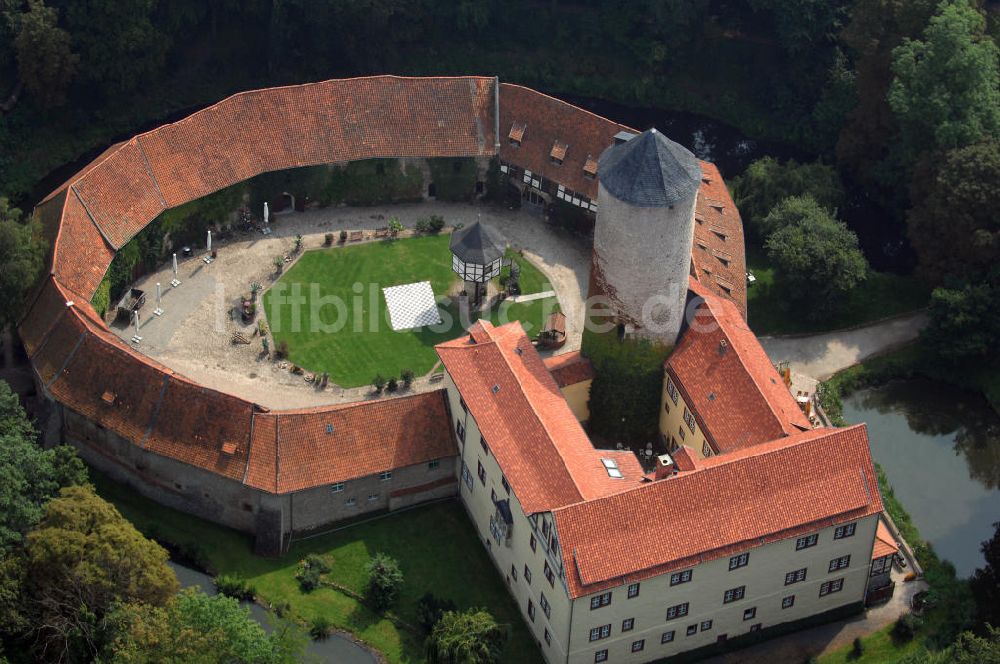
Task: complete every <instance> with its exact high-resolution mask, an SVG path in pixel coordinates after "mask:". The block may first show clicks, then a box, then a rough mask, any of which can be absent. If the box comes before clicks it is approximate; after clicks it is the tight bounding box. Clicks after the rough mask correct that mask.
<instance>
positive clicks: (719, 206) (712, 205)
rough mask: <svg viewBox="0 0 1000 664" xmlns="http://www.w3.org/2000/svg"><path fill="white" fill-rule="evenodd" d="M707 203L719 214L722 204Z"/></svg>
mask: <svg viewBox="0 0 1000 664" xmlns="http://www.w3.org/2000/svg"><path fill="white" fill-rule="evenodd" d="M708 205H709V207H711V208H712V209H713V210H715V211H716V212H718V213H719V214H722V204H721V203H709V204H708Z"/></svg>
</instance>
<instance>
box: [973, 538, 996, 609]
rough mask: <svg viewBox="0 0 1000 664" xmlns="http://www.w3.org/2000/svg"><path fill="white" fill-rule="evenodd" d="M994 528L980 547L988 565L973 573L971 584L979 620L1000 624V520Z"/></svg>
mask: <svg viewBox="0 0 1000 664" xmlns="http://www.w3.org/2000/svg"><path fill="white" fill-rule="evenodd" d="M993 528H994V529H995V530H994V532H993V537H991V538H990V539H988V540H986V541H985V542H983V544H982V546H981V547H980V550H981V551H982V552H983V557H984V558H985V559H986V565H984V566H983V567H980V568H978V569H977V570H976V571H975V572H973V573H972V579H970V581H969V586H970V587H971V588H972V596H973V597H974V598H975V600H976V617H977V619H978V620H979V622H980V623H981V624H987V623H988V624H990V625H1000V521H997V522H996V523H994V524H993Z"/></svg>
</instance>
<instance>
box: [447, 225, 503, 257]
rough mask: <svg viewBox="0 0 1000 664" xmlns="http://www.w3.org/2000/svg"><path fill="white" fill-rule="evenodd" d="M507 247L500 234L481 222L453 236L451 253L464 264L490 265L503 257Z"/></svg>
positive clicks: (458, 231) (456, 232)
mask: <svg viewBox="0 0 1000 664" xmlns="http://www.w3.org/2000/svg"><path fill="white" fill-rule="evenodd" d="M506 247H507V243H506V242H505V241H504V239H503V238H502V237H501V236H500V234H499V233H497V232H496V231H495V230H493V229H492V228H490V227H489V226H487V225H485V224H483V223H481V222H479V221H476V222H474V223H472V224H469V225H468V226H466V227H465V228H462V229H461V230H457V231H455V232H454V233H452V234H451V253H453V254H455V255H456V256H458V258H459V260H461V261H462V262H463V263H473V264H475V265H489V264H490V263H492V262H493V261H495V260H498V259H499V258H501V257H502V256H503V254H504V249H505V248H506Z"/></svg>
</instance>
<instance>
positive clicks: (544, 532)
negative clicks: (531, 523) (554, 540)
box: [542, 517, 549, 539]
mask: <svg viewBox="0 0 1000 664" xmlns="http://www.w3.org/2000/svg"><path fill="white" fill-rule="evenodd" d="M542 537H543V538H545V539H548V538H549V522H548V521H546V520H545V517H542Z"/></svg>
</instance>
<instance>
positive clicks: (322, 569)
mask: <svg viewBox="0 0 1000 664" xmlns="http://www.w3.org/2000/svg"><path fill="white" fill-rule="evenodd" d="M329 571H330V567H329V565H327V564H326V562H325V561H324V560H323V558H322V557H320V556H318V555H317V554H315V553H310V554H309V555H308V556H306V558H305V560H300V561H299V569H298V571H297V572H295V580H296V581H298V582H299V588H301V589H302V592H305V593H308V592H312V591H313V590H316V589H317V588H319V585H320V581H321V577H322V575H323V574H326V573H327V572H329Z"/></svg>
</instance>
